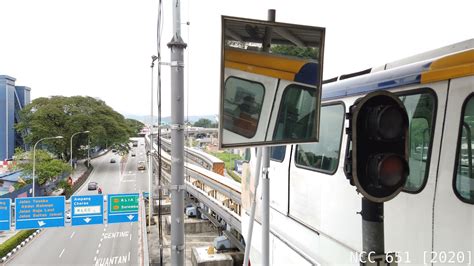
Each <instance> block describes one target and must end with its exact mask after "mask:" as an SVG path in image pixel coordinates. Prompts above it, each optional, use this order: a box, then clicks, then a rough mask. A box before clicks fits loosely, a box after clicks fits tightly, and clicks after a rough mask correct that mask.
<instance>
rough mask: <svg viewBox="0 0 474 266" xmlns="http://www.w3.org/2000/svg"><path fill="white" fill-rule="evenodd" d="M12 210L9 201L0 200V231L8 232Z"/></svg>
mask: <svg viewBox="0 0 474 266" xmlns="http://www.w3.org/2000/svg"><path fill="white" fill-rule="evenodd" d="M11 219H12V208H11V200H10V199H0V231H6V230H10V222H11Z"/></svg>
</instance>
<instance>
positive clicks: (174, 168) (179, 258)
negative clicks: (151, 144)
mask: <svg viewBox="0 0 474 266" xmlns="http://www.w3.org/2000/svg"><path fill="white" fill-rule="evenodd" d="M172 8H173V39H171V42H169V43H168V47H169V48H170V49H171V63H170V66H171V143H172V148H171V185H170V188H169V190H170V191H171V265H184V247H185V246H184V211H183V210H184V189H185V187H184V156H183V154H184V134H183V133H184V132H183V130H184V60H183V57H184V56H183V54H184V49H185V48H186V43H184V41H183V39H181V16H180V9H181V3H180V1H179V0H173V7H172Z"/></svg>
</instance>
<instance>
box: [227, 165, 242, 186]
mask: <svg viewBox="0 0 474 266" xmlns="http://www.w3.org/2000/svg"><path fill="white" fill-rule="evenodd" d="M226 170H227V173H228V174H229V175H230V176H231V177H232V179H234V180H235V181H237V182H239V183H242V178H241V177H240V176H239V175H237V174H236V173H235V172H234V168H232V169H231V168H227V167H226Z"/></svg>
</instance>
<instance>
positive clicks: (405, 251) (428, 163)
mask: <svg viewBox="0 0 474 266" xmlns="http://www.w3.org/2000/svg"><path fill="white" fill-rule="evenodd" d="M447 88H448V82H447V81H441V82H436V83H431V84H424V85H422V86H420V85H415V86H410V87H408V88H404V89H403V90H401V91H400V90H399V91H397V92H396V95H397V96H398V97H399V99H400V100H401V101H402V103H403V104H404V106H405V108H406V110H407V114H408V119H409V132H408V147H407V148H408V155H409V160H408V163H409V165H410V175H409V176H408V178H407V182H406V183H405V186H404V189H403V192H402V193H400V194H399V195H398V196H396V197H395V198H394V199H392V200H390V201H388V202H386V203H385V210H384V216H385V219H384V222H385V228H386V230H385V240H386V250H387V251H389V252H398V253H399V254H400V259H399V260H400V263H401V264H402V263H410V262H411V263H414V264H423V252H424V251H425V250H431V243H432V228H431V225H432V221H433V199H434V195H435V187H436V176H437V171H438V170H437V169H438V160H439V153H440V143H441V138H442V132H443V126H444V122H443V121H444V114H445V104H446V99H447Z"/></svg>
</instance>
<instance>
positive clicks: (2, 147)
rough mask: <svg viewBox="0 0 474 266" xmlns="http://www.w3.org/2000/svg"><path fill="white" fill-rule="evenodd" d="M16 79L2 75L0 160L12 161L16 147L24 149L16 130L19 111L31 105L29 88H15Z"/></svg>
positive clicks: (0, 90) (0, 93) (0, 87)
mask: <svg viewBox="0 0 474 266" xmlns="http://www.w3.org/2000/svg"><path fill="white" fill-rule="evenodd" d="M15 81H16V79H15V78H13V77H10V76H6V75H0V160H8V159H11V158H12V156H13V154H14V152H15V147H23V148H25V147H24V143H23V138H22V136H21V134H18V133H17V132H16V130H15V128H14V126H15V123H17V122H18V121H19V117H20V116H19V111H20V110H21V109H23V108H24V107H25V106H26V105H27V104H29V103H30V91H31V89H30V88H29V87H25V86H15Z"/></svg>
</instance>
